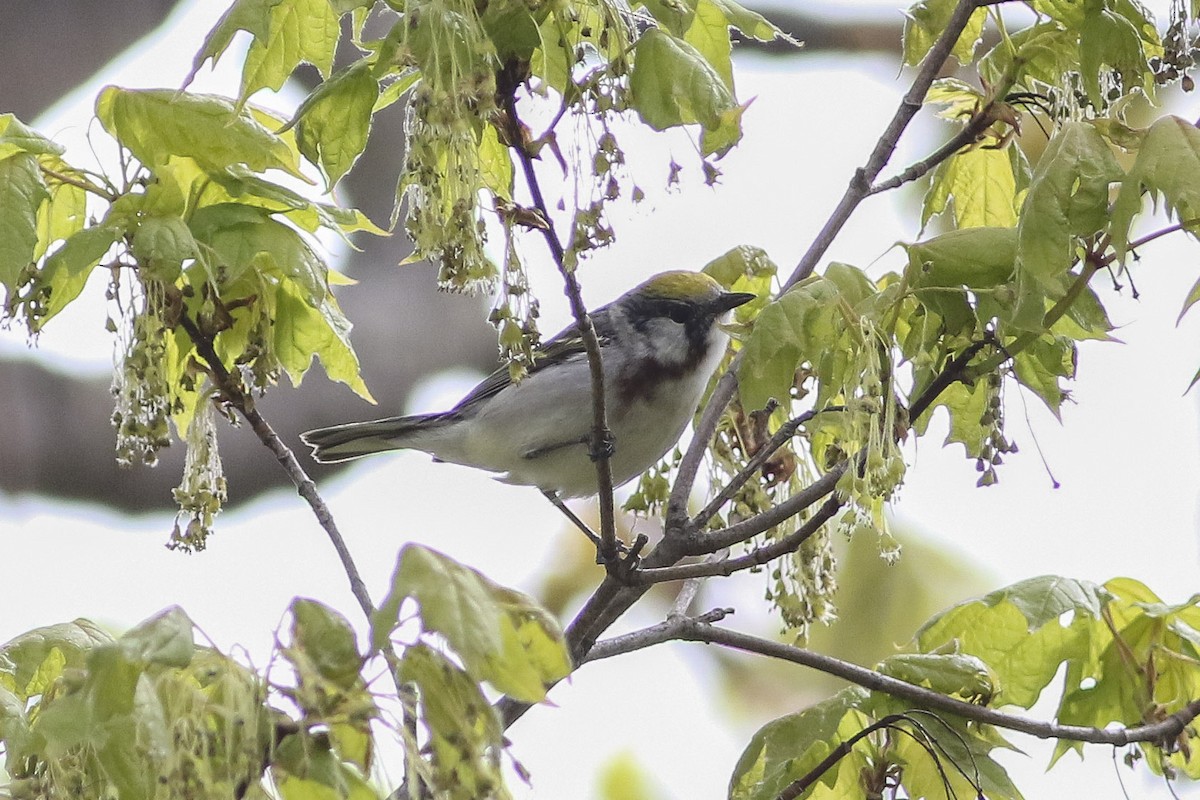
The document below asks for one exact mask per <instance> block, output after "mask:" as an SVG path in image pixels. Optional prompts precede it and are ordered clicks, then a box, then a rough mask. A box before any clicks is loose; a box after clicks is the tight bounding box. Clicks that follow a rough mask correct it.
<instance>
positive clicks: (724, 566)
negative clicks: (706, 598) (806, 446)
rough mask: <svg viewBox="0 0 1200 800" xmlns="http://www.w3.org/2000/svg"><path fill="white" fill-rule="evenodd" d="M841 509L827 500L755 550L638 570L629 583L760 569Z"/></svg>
mask: <svg viewBox="0 0 1200 800" xmlns="http://www.w3.org/2000/svg"><path fill="white" fill-rule="evenodd" d="M830 474H833V473H830ZM835 483H836V481H835ZM831 491H832V490H831ZM841 507H842V502H841V501H840V500H838V499H837V497H830V498H829V499H828V500H826V501H825V503H824V505H822V506H821V508H819V509H818V510H817V512H816V513H815V514H813V515H812V516H811V517H809V518H808V519H806V520H805V521H804V524H803V525H801V526H800V527H799V528H797V529H796V530H795V531H793V532H792V533H789V534H788V535H787V536H784V537H783V538H782V539H778V540H776V541H773V542H771V543H770V544H764V545H763V546H762V547H756V548H754V549H753V550H751V551H750V552H749V553H746V554H745V555H744V556H738V557H737V558H724V559H721V560H719V561H701V562H699V563H697V564H677V565H675V566H672V567H662V568H659V569H639V570H637V571H636V572H634V573H632V574H631V575H630V576H629V578H628V580H629V582H630V583H634V584H649V583H663V582H664V581H677V580H682V579H684V578H707V577H712V576H714V575H732V574H733V573H735V572H741V571H742V570H746V569H753V568H754V567H759V566H762V565H763V564H766V563H767V562H769V561H774V560H775V559H777V558H779V557H780V556H783V555H787V554H788V553H791V552H793V551H794V550H795V549H796V548H797V547H799V546H800V545H801V544H802V543H803V542H804V541H805V540H806V539H808V538H809V537H810V536H812V535H813V534H814V533H816V532H817V531H818V530H820V529H821V526H822V525H824V524H825V523H826V522H828V521H829V519H830V518H831V517H833V515H834V514H836V513H837V512H838V509H840V508H841Z"/></svg>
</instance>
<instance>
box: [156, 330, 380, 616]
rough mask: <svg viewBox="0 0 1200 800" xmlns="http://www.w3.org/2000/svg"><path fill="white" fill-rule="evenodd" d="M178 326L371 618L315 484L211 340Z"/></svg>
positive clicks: (365, 595)
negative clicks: (329, 546) (304, 506)
mask: <svg viewBox="0 0 1200 800" xmlns="http://www.w3.org/2000/svg"><path fill="white" fill-rule="evenodd" d="M179 324H180V325H181V326H182V327H183V329H184V330H185V331H186V332H187V334H188V336H190V337H191V339H192V343H193V344H195V345H196V352H197V353H199V354H200V357H201V358H203V359H204V361H205V363H206V365H207V366H208V374H209V376H210V377H211V378H212V380H213V383H214V384H215V385H216V387H217V389H219V390H220V391H221V395H222V397H223V398H224V399H225V400H226V401H227V402H228V403H229V404H230V405H232V406H233V407H234V408H236V409H237V410H238V413H239V414H241V415H242V416H243V417H244V418H245V420H246V421H247V422H248V423H250V429H251V430H252V431H254V433H255V435H256V436H258V439H259V441H261V442H262V443H263V444H264V445H265V446H266V448H267V449H268V450H270V451H271V454H272V455H274V456H275V460H276V461H278V462H279V463H280V465H281V466H282V467H283V471H284V472H286V473H287V476H288V478H290V479H291V481H292V483H293V484H294V485H295V487H296V491H297V492H298V493H299V494H300V496H301V497H303V498H304V499H305V500H306V501H307V502H308V505H309V507H310V508H311V509H312V511H313V514H314V515H315V516H316V518H317V522H319V523H320V524H321V527H322V528H323V529H324V530H325V533H326V535H327V536H328V537H329V541H330V542H332V543H333V549H334V550H336V551H337V554H338V558H339V559H341V561H342V569H344V570H345V572H346V578H347V579H348V580H349V581H350V591H351V592H352V593H353V594H354V598H355V599H356V600H357V601H358V604H359V606H361V607H362V610H363V613H364V614H366V616H367V619H370V618H371V615H372V614H373V613H374V612H375V606H374V604H372V602H371V595H370V594H369V593H368V592H367V585H366V584H365V583H364V582H363V579H362V576H360V575H359V572H358V567H357V566H356V565H355V564H354V557H353V556H351V555H350V549H349V548H348V547H346V540H345V539H343V538H342V534H341V532H340V531H338V527H337V523H336V522H334V520H333V514H331V513H330V511H329V507H328V506H327V505H325V501H324V500H323V499H322V498H321V495H320V494H319V493H318V492H317V485H316V484H315V483H314V482H313V480H312V478H310V477H308V474H307V473H306V472H305V471H304V468H303V467H301V466H300V462H299V461H297V460H296V456H295V455H294V454H293V453H292V451H291V449H290V448H289V447H288V446H287V445H285V444H284V443H283V441H282V440H281V439H280V438H279V435H278V434H276V433H275V430H274V429H273V428H272V427H271V426H270V425H269V424H268V423H267V421H266V419H264V418H263V416H262V414H260V413H258V409H257V408H256V407H255V405H254V398H253V397H251V396H250V395H249V394H248V393H247V392H246V391H245V390H244V389H243V388H242V381H241V379H240V378H238V377H237V376H235V375H233V374H232V373H230V372H229V370H228V369H226V367H225V364H224V363H222V362H221V359H220V357H219V356H218V355H217V353H216V350H215V349H214V348H213V343H212V337H210V336H208V335H206V334H204V333H202V332H201V331H200V329H199V328H198V327H197V326H196V323H194V322H193V321H192V320H191V319H190V318H189V317H188V316H187V314H183V315H181V317H180V320H179Z"/></svg>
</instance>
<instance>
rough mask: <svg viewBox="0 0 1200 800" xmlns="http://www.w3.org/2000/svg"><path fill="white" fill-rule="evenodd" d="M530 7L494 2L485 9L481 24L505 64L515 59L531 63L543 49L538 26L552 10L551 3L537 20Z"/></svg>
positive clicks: (539, 10) (543, 9)
mask: <svg viewBox="0 0 1200 800" xmlns="http://www.w3.org/2000/svg"><path fill="white" fill-rule="evenodd" d="M530 8H533V6H529V5H527V4H526V3H520V2H507V3H505V2H494V3H488V4H487V6H486V7H485V8H484V10H483V14H482V16H481V17H480V21H481V22H482V23H483V27H484V29H485V30H486V31H487V34H488V38H489V39H490V40H491V42H492V45H493V46H494V47H495V48H496V55H497V56H499V57H500V60H501V61H502V62H503V61H507V60H509V59H512V58H516V59H518V60H521V61H528V60H529V59H531V58H532V57H533V53H534V51H535V50H537V49H538V48H539V47H541V46H542V36H541V34H540V33H539V32H538V24H539V23H540V22H542V21H544V20H546V19H547V18H548V17H549V16H550V10H551V9H550V6H549V4H546V5H542V6H541V7H540V8H539V9H538V13H537V17H536V18H535V17H534V15H533V14H531V13H530Z"/></svg>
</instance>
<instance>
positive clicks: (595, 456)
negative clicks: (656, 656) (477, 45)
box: [499, 69, 620, 568]
mask: <svg viewBox="0 0 1200 800" xmlns="http://www.w3.org/2000/svg"><path fill="white" fill-rule="evenodd" d="M511 71H512V70H510V69H505V70H503V71H502V74H501V75H500V76H499V79H501V80H500V83H501V84H503V86H502V87H501V91H500V94H501V95H502V96H503V103H504V110H505V113H506V114H507V116H508V124H509V126H510V130H508V131H507V132H506V133H507V135H508V138H509V144H510V145H511V146H512V148H513V149H514V150H515V151H516V152H517V158H518V160H519V161H520V162H521V169H522V171H523V172H524V174H525V183H526V185H527V186H528V187H529V194H530V196H531V198H532V199H533V206H534V208H536V209H537V211H538V213H540V214H541V215H542V218H543V220H544V221H545V226H543V227H539V230H541V232H542V236H543V238H545V240H546V246H547V247H548V248H549V249H550V255H551V256H552V257H553V258H554V264H555V266H556V267H558V272H559V274H560V275H562V279H563V290H564V292H565V294H566V296H567V301H568V303H569V304H570V307H571V315H572V316H574V318H575V326H576V327H577V328H578V329H579V335H580V338H581V339H582V340H583V348H584V350H585V351H586V352H587V358H588V369H589V370H590V372H591V388H592V441H591V446H590V450H589V455H590V456H591V458H592V461H594V462H595V465H596V486H597V491H598V494H599V504H600V550H601V552H600V556H601V558H602V559H603V561H604V563H605V564H606V565H608V566H609V567H610V568H611V567H612V566H614V565H616V564H617V562H618V553H617V533H616V530H617V526H616V518H615V515H614V511H613V477H612V466H611V465H610V464H609V458H610V457H611V456H612V449H613V446H614V443H613V434H612V430H611V429H610V428H609V427H608V413H607V409H606V408H605V395H604V366H603V363H602V361H601V357H600V340H599V338H598V337H597V336H596V328H595V326H594V325H593V324H592V318H591V316H590V315H589V314H588V310H587V306H586V305H584V303H583V295H582V291H581V290H580V288H579V280H578V278H576V276H575V271H574V270H572V269H568V268H567V265H566V260H565V256H566V253H565V250H564V248H563V245H562V241H560V240H559V238H558V234H556V233H555V232H554V223H553V222H552V221H551V218H550V210H549V208H548V207H547V206H546V200H545V198H544V197H543V195H542V188H541V184H540V183H539V182H538V178H537V171H536V170H535V169H534V165H533V156H532V155H531V154H530V152H529V149H528V148H527V147H526V145H525V134H524V127H523V125H522V124H521V120H520V117H518V116H517V98H516V90H517V86H518V85H519V83H518V81H517V80H516V78H515V77H514V76H513V75H510V74H508V73H510V72H511ZM617 444H618V445H619V444H620V443H619V442H618V443H617Z"/></svg>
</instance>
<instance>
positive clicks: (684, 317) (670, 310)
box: [667, 303, 692, 325]
mask: <svg viewBox="0 0 1200 800" xmlns="http://www.w3.org/2000/svg"><path fill="white" fill-rule="evenodd" d="M667 316H668V317H670V318H671V321H672V322H678V323H679V324H680V325H682V324H683V323H685V322H687V321H688V320H689V319H691V318H692V309H691V308H690V307H689V306H688V305H687V304H685V303H671V305H669V306H667Z"/></svg>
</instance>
